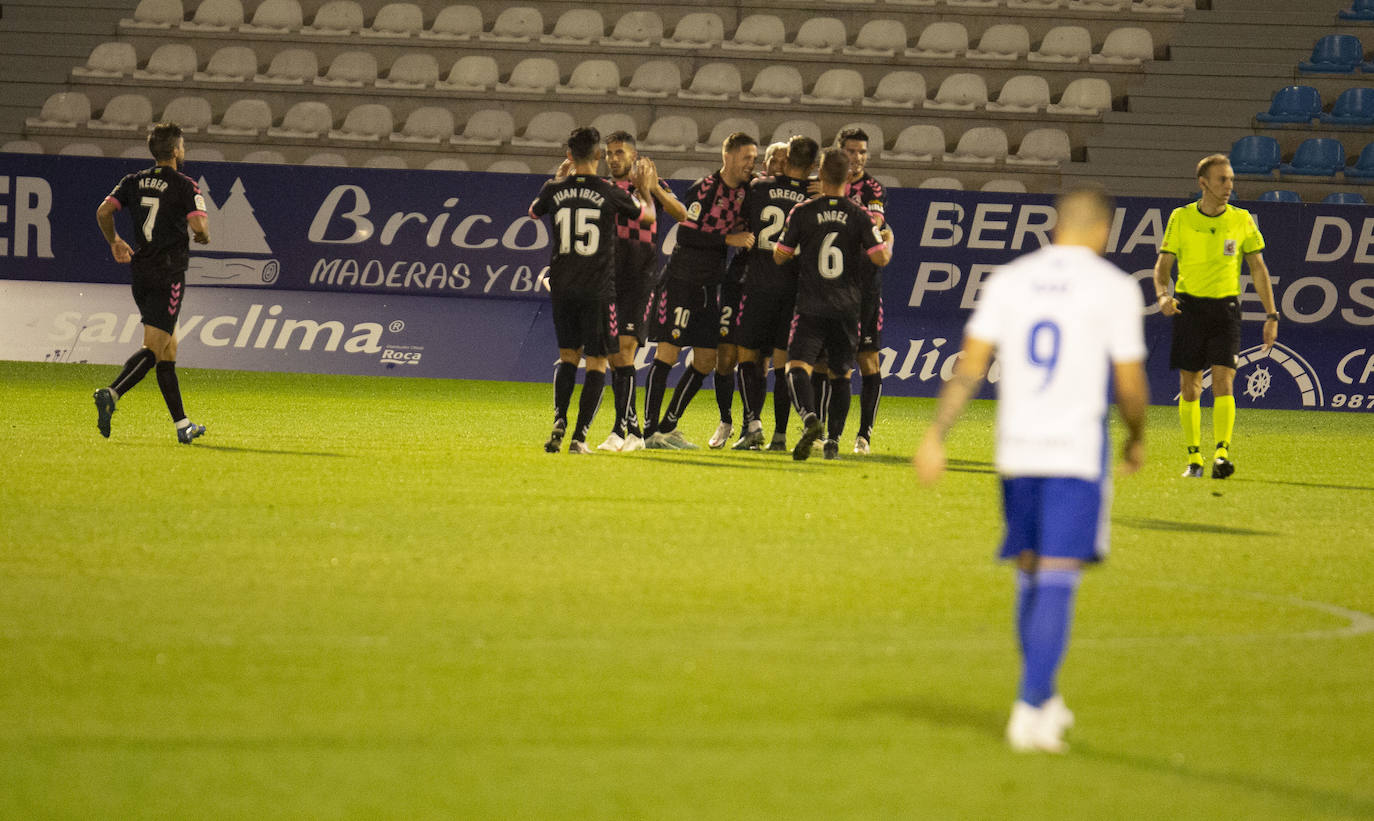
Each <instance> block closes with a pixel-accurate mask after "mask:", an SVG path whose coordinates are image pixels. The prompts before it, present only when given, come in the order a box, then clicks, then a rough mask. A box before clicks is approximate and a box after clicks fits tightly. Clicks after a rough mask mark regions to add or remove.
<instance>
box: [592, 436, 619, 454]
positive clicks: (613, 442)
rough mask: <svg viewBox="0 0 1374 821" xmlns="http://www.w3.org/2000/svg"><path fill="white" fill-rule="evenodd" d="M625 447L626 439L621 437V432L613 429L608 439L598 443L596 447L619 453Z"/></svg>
mask: <svg viewBox="0 0 1374 821" xmlns="http://www.w3.org/2000/svg"><path fill="white" fill-rule="evenodd" d="M623 447H625V440H624V439H622V438H621V436H620V434H618V433H616V432H615V431H611V433H610V435H609V436H607V437H606V441H604V442H602V443H601V444H599V445H597V446H596V449H597V450H605V451H610V452H611V453H619V452H620V449H621V448H623Z"/></svg>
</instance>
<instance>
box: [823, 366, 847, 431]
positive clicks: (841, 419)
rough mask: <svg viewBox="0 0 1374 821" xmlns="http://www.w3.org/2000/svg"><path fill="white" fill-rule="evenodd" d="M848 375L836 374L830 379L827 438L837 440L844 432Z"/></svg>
mask: <svg viewBox="0 0 1374 821" xmlns="http://www.w3.org/2000/svg"><path fill="white" fill-rule="evenodd" d="M850 390H851V386H850V384H849V377H846V376H837V377H835V378H834V379H831V380H830V422H829V425H830V426H829V428H827V436H828V438H830V439H832V440H835V441H839V438H840V434H841V433H844V423H845V420H846V419H848V418H849V393H850Z"/></svg>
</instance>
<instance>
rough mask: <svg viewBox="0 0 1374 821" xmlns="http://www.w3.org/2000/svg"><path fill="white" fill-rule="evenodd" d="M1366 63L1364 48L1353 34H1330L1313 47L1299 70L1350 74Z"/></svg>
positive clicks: (1299, 65) (1299, 64) (1299, 66)
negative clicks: (1310, 54)
mask: <svg viewBox="0 0 1374 821" xmlns="http://www.w3.org/2000/svg"><path fill="white" fill-rule="evenodd" d="M1363 62H1364V46H1363V45H1362V44H1361V43H1360V38H1358V37H1356V36H1354V35H1353V34H1328V35H1326V36H1325V37H1323V38H1321V39H1320V40H1318V41H1317V42H1316V43H1314V44H1313V46H1312V56H1311V57H1310V58H1309V59H1307V60H1303V61H1302V62H1301V63H1298V68H1299V69H1301V70H1303V71H1310V72H1313V73H1319V74H1350V73H1352V72H1354V71H1355V69H1357V68H1359V67H1360V64H1361V63H1363Z"/></svg>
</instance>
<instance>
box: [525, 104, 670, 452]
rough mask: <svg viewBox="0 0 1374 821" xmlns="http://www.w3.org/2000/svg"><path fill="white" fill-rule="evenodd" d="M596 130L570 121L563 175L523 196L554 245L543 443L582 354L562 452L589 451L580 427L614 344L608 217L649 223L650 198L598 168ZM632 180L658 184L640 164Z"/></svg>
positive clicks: (556, 441)
mask: <svg viewBox="0 0 1374 821" xmlns="http://www.w3.org/2000/svg"><path fill="white" fill-rule="evenodd" d="M602 153H603V152H602V149H601V135H600V133H598V132H597V130H596V129H595V128H578V129H574V130H573V132H572V134H571V135H569V137H568V151H567V158H568V161H569V162H570V163H571V164H572V168H571V173H570V174H569V175H568V176H566V177H561V178H557V179H553V180H550V181H548V182H546V183H544V187H543V188H541V189H540V190H539V196H538V197H537V198H535V200H534V202H533V203H531V204H530V210H529V213H530V217H532V218H534V219H539V218H540V217H543V216H544V215H546V214H548V215H550V217H551V221H552V223H553V242H552V246H553V252H552V261H551V262H550V263H549V292H550V295H551V297H552V299H551V302H552V306H553V327H554V333H555V334H556V335H557V337H558V367H557V369H556V370H555V371H554V379H553V386H554V387H553V406H554V422H553V432H552V433H550V434H549V441H548V442H546V443H545V445H544V450H546V451H548V452H549V453H557V452H558V451H559V449H560V448H561V447H562V444H563V435H564V434H565V433H566V432H567V429H568V405H569V403H571V401H572V392H573V387H574V386H575V385H576V382H577V363H578V360H580V359H582V358H583V357H585V358H586V360H587V375H586V378H585V379H584V381H583V384H582V397H581V400H580V401H579V403H578V408H577V426H576V427H575V428H574V429H573V435H572V441H571V443H570V444H569V445H568V452H569V453H591V452H592V451H591V449H590V448H588V447H587V429H588V428H590V427H591V424H592V420H593V419H594V418H596V411H597V409H598V408H599V407H600V406H601V391H602V389H603V388H604V387H605V385H606V358H607V357H608V356H609V355H610V354H611V353H612V352H614V351H617V350H619V348H618V346H617V343H616V337H617V335H618V334H619V327H618V321H617V320H618V318H617V316H616V305H615V236H616V229H615V218H616V216H617V215H620V216H624V217H629V218H633V219H635V220H638V221H639V222H640V224H644V225H647V224H652V223H653V222H654V218H655V217H656V212H655V210H654V203H653V199H652V198H650V199H646V200H645V201H639V200H636V199H635V198H634V197H632V196H631V195H629V194H627V193H626V192H624V191H622V190H621V189H620V188H617V187H616V186H615V185H612V184H611V183H609V182H607V181H606V180H604V179H602V178H601V177H599V176H597V169H598V167H599V166H600V164H601V156H602ZM633 179H634V184H635V187H636V188H638V189H639V190H641V191H647V190H652V189H653V188H654V187H656V186H657V185H658V178H657V176H656V175H655V174H654V173H653V172H652V170H650V168H649V167H648V166H647V165H641V166H639V167H638V168H637V169H636V174H635V176H634V178H633Z"/></svg>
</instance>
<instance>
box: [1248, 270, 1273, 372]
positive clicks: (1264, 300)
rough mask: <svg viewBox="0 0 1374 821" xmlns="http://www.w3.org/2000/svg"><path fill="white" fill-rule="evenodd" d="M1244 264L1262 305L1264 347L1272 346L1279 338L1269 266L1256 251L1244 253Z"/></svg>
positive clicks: (1266, 348) (1267, 348)
mask: <svg viewBox="0 0 1374 821" xmlns="http://www.w3.org/2000/svg"><path fill="white" fill-rule="evenodd" d="M1245 264H1246V266H1247V267H1248V268H1249V269H1250V278H1251V279H1252V280H1254V282H1255V293H1257V294H1259V298H1260V304H1261V305H1263V306H1264V313H1265V320H1264V330H1263V331H1262V332H1261V334H1262V337H1263V339H1264V349H1265V350H1266V351H1267V350H1269V349H1270V348H1272V347H1274V343H1275V342H1277V341H1278V338H1279V313H1278V311H1279V309H1278V307H1277V306H1276V305H1275V304H1274V282H1273V280H1272V279H1270V277H1269V266H1268V265H1265V264H1264V254H1262V253H1260V252H1259V251H1256V252H1255V253H1253V254H1246V255H1245Z"/></svg>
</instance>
